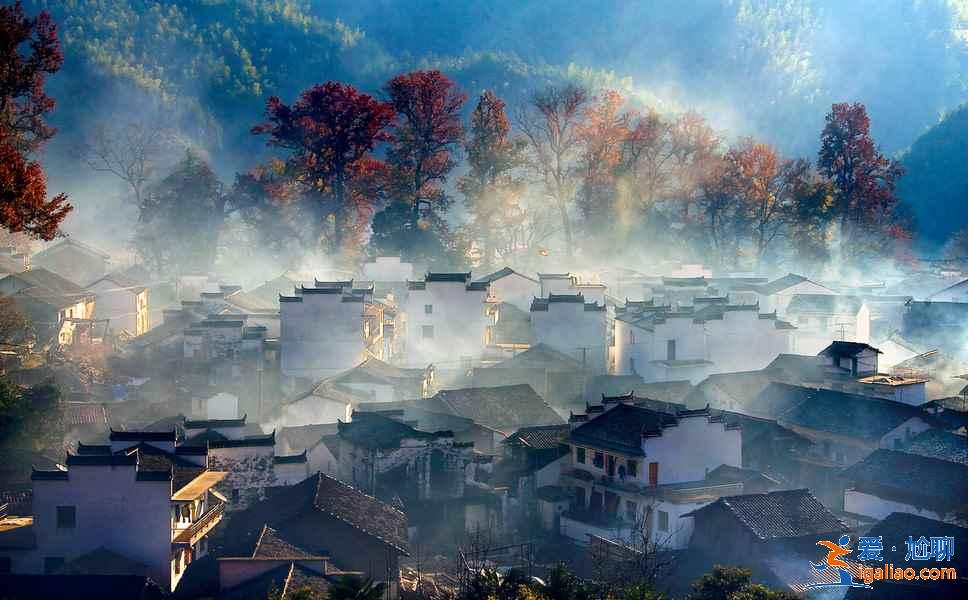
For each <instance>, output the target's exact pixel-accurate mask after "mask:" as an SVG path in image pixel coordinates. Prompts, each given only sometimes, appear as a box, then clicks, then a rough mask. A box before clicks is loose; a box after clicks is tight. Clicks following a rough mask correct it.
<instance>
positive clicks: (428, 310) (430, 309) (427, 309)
mask: <svg viewBox="0 0 968 600" xmlns="http://www.w3.org/2000/svg"><path fill="white" fill-rule="evenodd" d="M424 314H425V315H432V314H434V305H433V304H424Z"/></svg>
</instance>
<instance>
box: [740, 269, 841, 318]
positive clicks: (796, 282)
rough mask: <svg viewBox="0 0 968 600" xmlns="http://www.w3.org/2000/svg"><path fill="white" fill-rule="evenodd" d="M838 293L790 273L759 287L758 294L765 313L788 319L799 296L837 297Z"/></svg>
mask: <svg viewBox="0 0 968 600" xmlns="http://www.w3.org/2000/svg"><path fill="white" fill-rule="evenodd" d="M836 293H837V292H835V291H834V290H832V289H830V288H828V287H826V286H824V285H821V284H819V283H817V282H815V281H811V280H810V279H807V278H806V277H804V276H802V275H796V274H794V273H788V274H786V275H784V276H783V277H780V278H779V279H774V280H773V281H771V282H769V283H766V284H763V285H761V286H757V288H756V294H757V297H758V300H759V303H760V308H761V309H762V310H763V312H776V313H777V314H778V315H780V317H786V313H787V307H789V306H790V302H791V301H792V300H793V297H794V296H796V295H797V294H818V295H828V296H829V295H835V294H836Z"/></svg>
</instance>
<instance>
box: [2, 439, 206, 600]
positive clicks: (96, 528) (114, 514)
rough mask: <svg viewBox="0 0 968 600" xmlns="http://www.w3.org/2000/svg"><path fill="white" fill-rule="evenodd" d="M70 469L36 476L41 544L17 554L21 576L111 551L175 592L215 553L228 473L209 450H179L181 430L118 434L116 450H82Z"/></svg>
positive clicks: (35, 526)
mask: <svg viewBox="0 0 968 600" xmlns="http://www.w3.org/2000/svg"><path fill="white" fill-rule="evenodd" d="M65 463H66V466H64V467H58V468H56V469H53V470H44V471H38V470H35V471H34V473H33V476H32V480H33V481H32V483H33V513H34V516H33V521H32V523H31V524H30V525H29V526H30V527H31V528H32V530H33V536H34V539H35V544H34V547H33V548H31V549H23V550H20V551H18V552H17V553H16V555H14V556H9V558H11V559H12V560H11V567H12V571H13V572H14V573H27V574H31V573H32V574H41V573H52V572H54V571H56V570H57V569H59V568H60V566H61V565H63V564H65V563H67V562H70V561H72V560H74V559H77V558H81V557H83V556H85V555H87V554H89V553H92V552H95V551H96V550H98V549H100V548H104V549H107V550H109V551H111V552H114V553H116V554H118V555H121V556H123V557H125V558H126V559H128V560H131V561H133V562H134V563H140V564H141V565H143V566H144V570H145V572H146V573H147V574H148V575H149V576H150V577H151V578H152V579H154V580H155V581H156V582H158V583H159V584H160V585H161V586H162V587H163V588H165V589H167V590H168V591H172V590H174V589H175V587H176V586H177V585H178V582H179V580H180V578H181V576H182V574H183V573H184V571H185V569H186V568H187V566H188V565H189V564H190V563H191V562H192V561H193V560H195V559H197V558H201V557H203V556H205V554H207V552H208V540H207V536H208V534H209V533H210V532H211V531H212V529H213V528H214V527H215V526H216V525H217V524H218V523H219V522H220V521H221V519H222V514H223V509H224V502H223V499H222V498H220V496H219V494H218V493H217V492H214V491H213V489H212V488H213V486H215V485H216V484H218V483H219V482H220V481H221V480H222V478H223V477H225V473H222V472H217V471H210V470H208V469H207V468H206V450H205V449H204V448H183V447H179V446H176V444H175V432H174V431H169V432H112V433H111V444H110V446H108V445H104V446H85V445H83V444H81V445H79V446H78V453H77V454H68V456H67V459H66V461H65ZM4 554H5V552H4V551H3V550H0V555H4Z"/></svg>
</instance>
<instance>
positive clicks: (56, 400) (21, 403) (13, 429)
mask: <svg viewBox="0 0 968 600" xmlns="http://www.w3.org/2000/svg"><path fill="white" fill-rule="evenodd" d="M60 400H61V392H60V389H59V388H58V387H57V385H56V384H55V383H54V382H53V380H48V381H45V382H43V383H40V384H37V385H35V386H33V387H19V386H16V385H14V384H13V383H11V382H10V381H9V380H8V379H6V378H5V377H0V447H7V448H10V447H17V448H30V449H32V450H42V449H44V448H52V447H56V446H58V445H59V444H60V443H61V442H62V441H63V436H64V422H63V418H62V414H61V411H60Z"/></svg>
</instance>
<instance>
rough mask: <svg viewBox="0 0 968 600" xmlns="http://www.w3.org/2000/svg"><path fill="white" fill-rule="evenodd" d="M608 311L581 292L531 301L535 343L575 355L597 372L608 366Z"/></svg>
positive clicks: (588, 367)
mask: <svg viewBox="0 0 968 600" xmlns="http://www.w3.org/2000/svg"><path fill="white" fill-rule="evenodd" d="M607 317H608V315H607V314H606V311H605V306H604V305H603V304H599V303H597V302H591V303H589V302H586V301H585V296H584V295H582V294H581V293H578V294H555V293H550V294H549V295H548V296H547V297H546V298H535V299H534V300H532V302H531V330H532V334H533V337H534V342H535V344H545V345H547V346H550V347H551V348H553V349H555V350H557V351H558V352H561V353H562V354H565V355H567V356H570V357H572V358H574V359H575V360H577V361H579V363H581V364H582V365H583V366H584V367H585V368H587V369H588V370H590V371H592V372H593V373H597V374H602V373H605V372H606V371H607V369H608V318H607Z"/></svg>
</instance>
